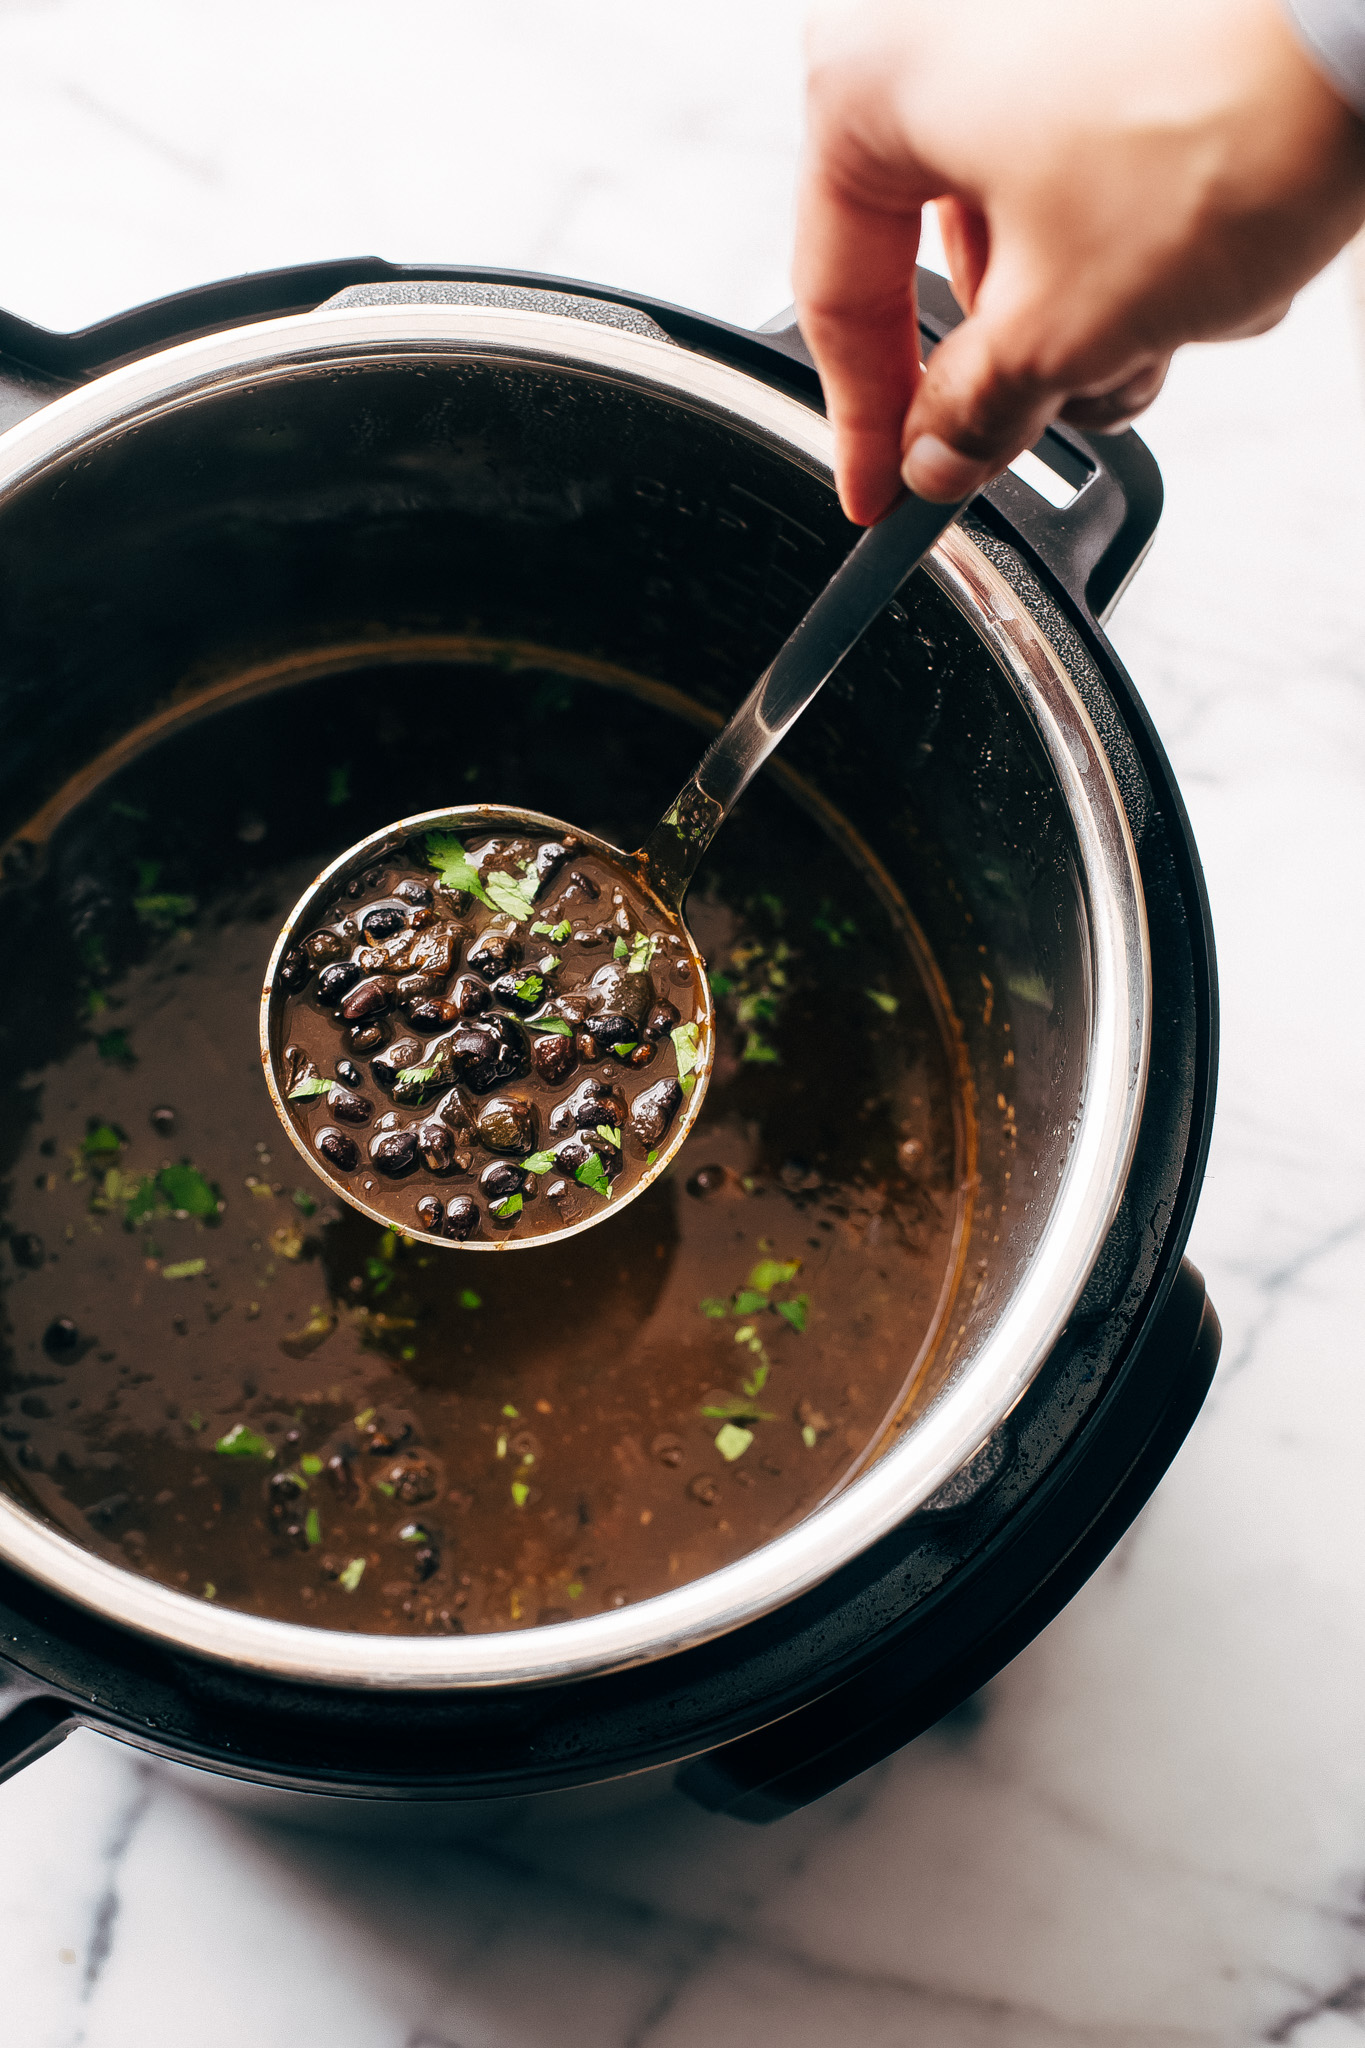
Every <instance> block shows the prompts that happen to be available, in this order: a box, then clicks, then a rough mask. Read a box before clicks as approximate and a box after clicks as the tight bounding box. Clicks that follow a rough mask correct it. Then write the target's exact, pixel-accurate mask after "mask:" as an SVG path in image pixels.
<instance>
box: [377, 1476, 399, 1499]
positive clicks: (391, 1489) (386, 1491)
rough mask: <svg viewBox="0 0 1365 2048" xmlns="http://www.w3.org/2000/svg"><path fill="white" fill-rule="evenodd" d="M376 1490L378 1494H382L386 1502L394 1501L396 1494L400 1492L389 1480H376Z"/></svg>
mask: <svg viewBox="0 0 1365 2048" xmlns="http://www.w3.org/2000/svg"><path fill="white" fill-rule="evenodd" d="M374 1490H375V1492H376V1493H382V1494H383V1496H384V1498H385V1500H392V1499H393V1497H394V1494H395V1493H396V1492H397V1491H398V1489H397V1487H396V1486H394V1485H392V1484H391V1483H390V1481H389V1480H387V1479H376V1480H375V1482H374Z"/></svg>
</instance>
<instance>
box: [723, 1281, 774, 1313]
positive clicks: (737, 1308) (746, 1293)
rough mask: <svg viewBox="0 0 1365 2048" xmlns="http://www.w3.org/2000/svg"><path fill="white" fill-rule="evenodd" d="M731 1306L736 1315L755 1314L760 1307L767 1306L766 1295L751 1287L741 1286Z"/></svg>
mask: <svg viewBox="0 0 1365 2048" xmlns="http://www.w3.org/2000/svg"><path fill="white" fill-rule="evenodd" d="M731 1306H732V1307H733V1309H734V1312H735V1314H736V1315H737V1316H756V1315H757V1314H758V1313H759V1311H760V1309H765V1308H766V1307H767V1306H768V1297H767V1295H766V1294H759V1293H757V1292H755V1290H754V1289H753V1288H752V1287H741V1288H740V1290H739V1292H738V1294H736V1296H735V1298H734V1301H733V1302H732V1304H731Z"/></svg>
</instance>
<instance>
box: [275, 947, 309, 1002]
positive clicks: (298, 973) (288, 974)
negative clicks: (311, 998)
mask: <svg viewBox="0 0 1365 2048" xmlns="http://www.w3.org/2000/svg"><path fill="white" fill-rule="evenodd" d="M312 972H313V967H312V962H311V961H310V960H308V959H307V958H306V956H305V955H304V954H302V953H297V952H294V951H292V950H291V951H290V952H288V953H286V954H285V956H284V958H283V959H282V960H281V961H280V964H279V966H278V967H277V968H276V969H275V981H276V984H277V985H278V986H279V987H280V988H282V989H283V990H284V991H285V992H286V994H288V995H297V994H298V992H299V990H300V989H302V988H307V986H308V981H309V977H310V976H311V974H312Z"/></svg>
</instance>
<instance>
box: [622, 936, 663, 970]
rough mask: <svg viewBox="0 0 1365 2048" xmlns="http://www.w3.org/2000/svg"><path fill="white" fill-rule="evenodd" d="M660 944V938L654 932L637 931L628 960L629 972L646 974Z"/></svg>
mask: <svg viewBox="0 0 1365 2048" xmlns="http://www.w3.org/2000/svg"><path fill="white" fill-rule="evenodd" d="M658 944H659V941H658V939H657V938H656V937H655V936H654V935H653V934H652V933H650V932H636V934H635V938H634V940H633V941H632V944H631V948H630V958H629V960H628V961H627V962H626V972H627V974H644V973H645V972H646V971H647V969H648V967H649V963H650V961H651V960H652V959H653V958H654V953H655V949H656V948H657V946H658Z"/></svg>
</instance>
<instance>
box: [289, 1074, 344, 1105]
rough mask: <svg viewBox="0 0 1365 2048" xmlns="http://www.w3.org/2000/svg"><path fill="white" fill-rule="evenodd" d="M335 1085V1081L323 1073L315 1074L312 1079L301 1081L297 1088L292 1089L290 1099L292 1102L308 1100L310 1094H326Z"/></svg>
mask: <svg viewBox="0 0 1365 2048" xmlns="http://www.w3.org/2000/svg"><path fill="white" fill-rule="evenodd" d="M335 1086H336V1082H335V1081H329V1080H327V1079H326V1077H325V1076H324V1075H322V1074H314V1075H313V1077H312V1079H311V1080H310V1081H300V1082H299V1084H298V1086H297V1088H291V1089H290V1091H289V1100H290V1101H291V1102H307V1101H308V1099H309V1097H310V1096H313V1095H326V1094H327V1093H328V1091H329V1090H330V1089H332V1088H335Z"/></svg>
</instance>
